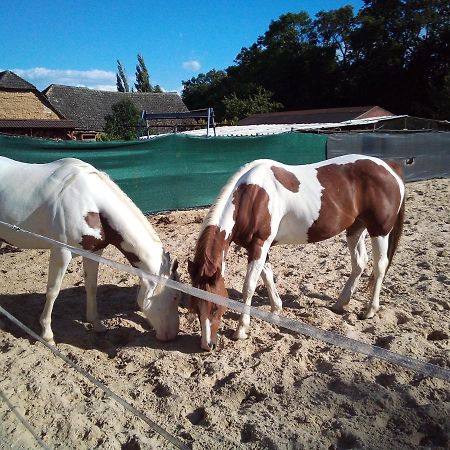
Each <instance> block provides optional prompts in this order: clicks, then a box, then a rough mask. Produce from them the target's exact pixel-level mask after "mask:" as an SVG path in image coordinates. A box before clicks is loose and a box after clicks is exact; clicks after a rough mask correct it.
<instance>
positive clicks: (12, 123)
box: [0, 119, 76, 130]
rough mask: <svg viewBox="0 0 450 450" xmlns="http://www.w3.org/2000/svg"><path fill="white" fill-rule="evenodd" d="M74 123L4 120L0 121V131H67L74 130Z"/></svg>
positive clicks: (64, 121)
mask: <svg viewBox="0 0 450 450" xmlns="http://www.w3.org/2000/svg"><path fill="white" fill-rule="evenodd" d="M75 125H76V124H75V122H74V121H73V120H65V119H61V120H45V119H42V120H40V119H36V120H28V119H6V120H0V130H2V129H5V128H8V129H13V128H16V129H23V128H32V129H56V128H58V129H59V128H63V129H68V130H73V129H74V128H75Z"/></svg>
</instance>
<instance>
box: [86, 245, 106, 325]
mask: <svg viewBox="0 0 450 450" xmlns="http://www.w3.org/2000/svg"><path fill="white" fill-rule="evenodd" d="M96 254H97V255H101V254H102V252H101V251H99V252H96ZM83 267H84V286H85V288H86V320H87V321H88V322H89V323H91V324H92V326H93V328H94V331H97V332H104V331H106V329H107V328H106V327H105V326H104V325H103V323H102V322H101V321H100V320H99V318H98V308H97V277H98V262H97V261H94V260H92V259H90V258H85V257H83Z"/></svg>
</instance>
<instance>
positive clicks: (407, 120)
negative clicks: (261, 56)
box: [185, 115, 450, 136]
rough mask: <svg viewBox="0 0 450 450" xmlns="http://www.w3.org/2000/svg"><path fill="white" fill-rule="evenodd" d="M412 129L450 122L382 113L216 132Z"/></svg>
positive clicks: (446, 127) (448, 126)
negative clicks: (326, 120) (362, 117)
mask: <svg viewBox="0 0 450 450" xmlns="http://www.w3.org/2000/svg"><path fill="white" fill-rule="evenodd" d="M359 131H365V132H392V131H398V132H412V131H450V122H447V121H445V120H444V121H443V120H433V119H424V118H420V117H411V116H406V115H401V116H383V117H368V118H365V119H353V120H346V121H343V122H329V123H297V124H258V125H235V126H225V127H217V128H216V135H217V136H264V135H268V134H279V133H291V132H302V133H339V132H359ZM185 134H189V135H193V136H206V130H204V129H203V130H193V131H186V132H185Z"/></svg>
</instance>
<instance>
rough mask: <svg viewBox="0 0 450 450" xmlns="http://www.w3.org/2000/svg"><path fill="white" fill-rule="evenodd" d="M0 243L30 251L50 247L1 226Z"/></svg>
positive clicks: (43, 242) (41, 241)
mask: <svg viewBox="0 0 450 450" xmlns="http://www.w3.org/2000/svg"><path fill="white" fill-rule="evenodd" d="M1 241H3V242H6V243H7V244H10V245H13V246H14V247H18V248H22V249H30V248H38V249H39V248H41V249H46V248H50V247H51V246H50V244H49V243H48V242H45V241H43V240H41V239H38V238H35V237H33V236H30V235H27V234H25V233H22V232H20V231H14V230H11V229H9V228H6V227H4V226H2V225H0V242H1Z"/></svg>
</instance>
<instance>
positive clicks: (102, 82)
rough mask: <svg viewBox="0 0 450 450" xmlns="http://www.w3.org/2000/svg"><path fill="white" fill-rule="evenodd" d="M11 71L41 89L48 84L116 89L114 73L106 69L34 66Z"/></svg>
mask: <svg viewBox="0 0 450 450" xmlns="http://www.w3.org/2000/svg"><path fill="white" fill-rule="evenodd" d="M11 71H12V72H14V73H16V74H17V75H19V77H22V78H23V79H25V80H27V81H29V82H30V83H32V84H34V85H35V86H36V87H37V88H38V89H41V90H42V89H45V88H46V87H47V86H49V85H50V84H62V85H67V86H84V87H88V88H91V89H101V90H116V84H115V83H116V74H115V72H110V71H106V70H98V69H93V70H57V69H47V68H45V67H35V68H32V69H11Z"/></svg>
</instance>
